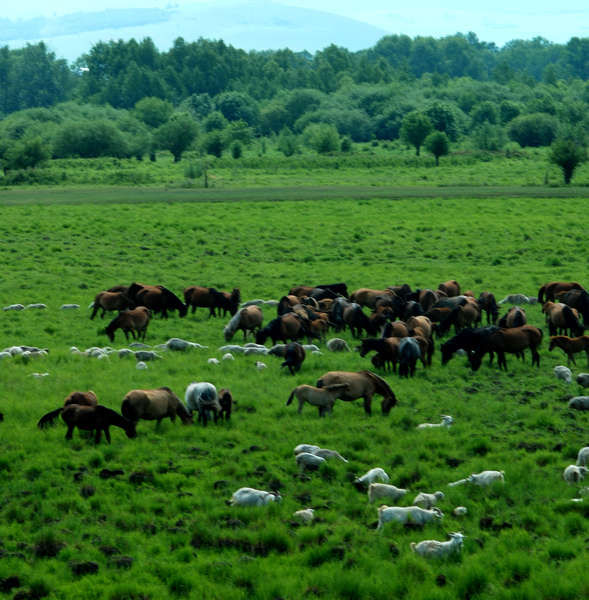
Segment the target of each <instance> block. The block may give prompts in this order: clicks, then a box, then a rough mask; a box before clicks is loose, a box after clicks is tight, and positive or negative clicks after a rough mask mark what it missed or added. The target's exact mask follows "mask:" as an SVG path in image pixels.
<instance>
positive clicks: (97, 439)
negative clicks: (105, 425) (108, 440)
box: [94, 427, 102, 444]
mask: <svg viewBox="0 0 589 600" xmlns="http://www.w3.org/2000/svg"><path fill="white" fill-rule="evenodd" d="M101 435H102V429H100V427H99V428H98V429H97V430H96V438H95V439H94V443H95V444H100V436H101Z"/></svg>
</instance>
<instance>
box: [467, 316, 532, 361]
mask: <svg viewBox="0 0 589 600" xmlns="http://www.w3.org/2000/svg"><path fill="white" fill-rule="evenodd" d="M541 342H542V330H541V329H538V328H537V327H532V326H531V325H524V326H523V327H516V328H514V329H498V330H497V331H496V332H495V333H493V334H492V335H490V336H489V337H488V338H487V339H486V340H485V341H484V342H483V343H482V344H481V345H480V346H479V347H478V348H477V349H476V350H475V352H474V353H472V354H469V356H468V360H469V362H470V366H471V368H472V370H473V371H478V369H479V368H480V366H481V362H482V359H483V356H484V355H485V354H486V353H487V352H491V351H493V352H497V355H498V357H499V369H500V370H501V366H502V365H503V367H504V368H505V370H506V371H507V362H506V361H505V353H506V352H508V353H510V354H517V353H518V352H523V351H524V350H525V349H526V348H529V349H530V350H531V351H532V366H534V363H536V364H537V365H538V367H539V366H540V355H539V354H538V348H539V347H540V344H541Z"/></svg>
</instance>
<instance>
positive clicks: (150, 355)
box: [135, 350, 161, 362]
mask: <svg viewBox="0 0 589 600" xmlns="http://www.w3.org/2000/svg"><path fill="white" fill-rule="evenodd" d="M135 358H136V359H137V360H141V361H143V362H145V361H147V360H158V359H161V356H160V355H159V354H157V352H153V351H147V350H137V352H135Z"/></svg>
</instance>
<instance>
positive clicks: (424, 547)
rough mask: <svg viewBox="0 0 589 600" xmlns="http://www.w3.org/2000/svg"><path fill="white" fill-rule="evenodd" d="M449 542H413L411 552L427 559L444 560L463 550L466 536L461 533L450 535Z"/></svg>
mask: <svg viewBox="0 0 589 600" xmlns="http://www.w3.org/2000/svg"><path fill="white" fill-rule="evenodd" d="M448 535H449V536H450V538H451V539H450V541H449V542H438V541H437V540H423V542H419V543H418V544H416V543H414V542H411V544H409V545H410V546H411V550H413V552H415V554H418V555H419V556H424V557H426V558H444V557H446V556H450V554H457V553H458V552H460V550H461V548H462V540H464V538H465V537H466V536H464V535H462V534H461V533H449V534H448Z"/></svg>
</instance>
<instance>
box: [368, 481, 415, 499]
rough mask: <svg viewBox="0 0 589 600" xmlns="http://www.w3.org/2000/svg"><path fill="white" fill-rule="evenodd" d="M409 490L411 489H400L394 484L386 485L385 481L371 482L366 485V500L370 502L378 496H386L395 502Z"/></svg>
mask: <svg viewBox="0 0 589 600" xmlns="http://www.w3.org/2000/svg"><path fill="white" fill-rule="evenodd" d="M410 491H411V490H404V489H400V488H398V487H395V486H394V485H387V484H386V483H371V484H370V485H369V486H368V502H370V503H371V504H372V503H373V502H374V501H375V500H378V499H379V498H388V499H389V500H393V501H395V502H396V501H397V500H400V499H401V498H402V497H403V496H404V495H405V494H408V493H409V492H410Z"/></svg>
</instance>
